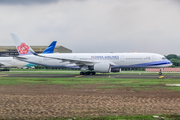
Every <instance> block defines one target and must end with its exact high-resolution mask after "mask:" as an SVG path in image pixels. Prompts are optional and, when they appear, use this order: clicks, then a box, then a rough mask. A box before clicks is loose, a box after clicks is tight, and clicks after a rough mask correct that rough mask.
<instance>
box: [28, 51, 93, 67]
mask: <svg viewBox="0 0 180 120" xmlns="http://www.w3.org/2000/svg"><path fill="white" fill-rule="evenodd" d="M30 52H31V53H33V54H34V55H36V56H39V57H43V58H49V59H56V60H62V62H71V63H75V64H81V65H85V64H92V65H93V63H94V62H93V61H92V60H81V59H70V58H59V57H48V56H43V55H39V54H36V53H35V52H33V51H30Z"/></svg>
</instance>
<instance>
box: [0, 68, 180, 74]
mask: <svg viewBox="0 0 180 120" xmlns="http://www.w3.org/2000/svg"><path fill="white" fill-rule="evenodd" d="M79 73H80V71H79V70H73V71H72V70H52V69H47V70H46V69H12V70H11V71H2V72H0V74H77V75H79ZM97 74H102V73H97ZM105 74H107V75H116V74H117V75H121V74H122V75H123V74H124V75H139V74H141V75H158V73H156V72H152V73H150V72H145V71H122V72H120V73H105ZM163 75H180V73H178V72H177V73H174V72H163Z"/></svg>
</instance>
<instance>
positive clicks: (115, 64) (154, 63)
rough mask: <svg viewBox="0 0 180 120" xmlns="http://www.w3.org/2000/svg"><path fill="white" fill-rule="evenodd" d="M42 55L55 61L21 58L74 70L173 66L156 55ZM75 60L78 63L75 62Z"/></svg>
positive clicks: (40, 58)
mask: <svg viewBox="0 0 180 120" xmlns="http://www.w3.org/2000/svg"><path fill="white" fill-rule="evenodd" d="M40 55H42V56H46V57H51V58H53V59H51V58H44V57H39V56H35V55H26V56H19V57H23V58H26V59H25V60H24V61H26V62H30V63H34V64H40V65H44V66H51V67H64V66H67V65H69V66H71V65H72V68H73V66H74V67H78V66H94V65H95V64H97V63H110V64H111V68H133V67H136V68H138V67H140V68H149V67H151V68H164V67H169V66H171V65H172V63H171V62H170V61H169V60H167V59H166V58H165V57H164V56H163V55H160V54H155V53H53V54H40ZM54 58H57V59H59V60H57V59H54ZM63 58H65V59H72V60H73V62H72V61H71V60H69V61H67V60H66V61H64V60H63ZM60 59H62V60H60ZM74 60H75V61H77V62H74ZM78 61H79V62H78ZM86 61H87V62H86Z"/></svg>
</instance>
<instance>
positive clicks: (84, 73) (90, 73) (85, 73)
mask: <svg viewBox="0 0 180 120" xmlns="http://www.w3.org/2000/svg"><path fill="white" fill-rule="evenodd" d="M80 75H96V72H80Z"/></svg>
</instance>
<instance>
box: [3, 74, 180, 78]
mask: <svg viewBox="0 0 180 120" xmlns="http://www.w3.org/2000/svg"><path fill="white" fill-rule="evenodd" d="M0 77H26V78H27V77H28V78H143V79H180V75H162V76H159V75H131V74H128V75H125V74H97V75H77V74H0Z"/></svg>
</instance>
